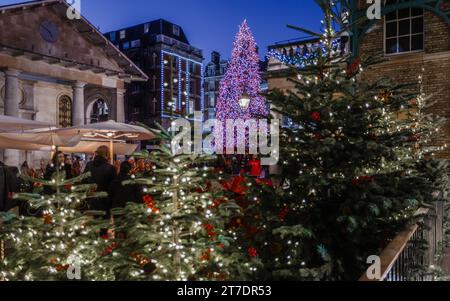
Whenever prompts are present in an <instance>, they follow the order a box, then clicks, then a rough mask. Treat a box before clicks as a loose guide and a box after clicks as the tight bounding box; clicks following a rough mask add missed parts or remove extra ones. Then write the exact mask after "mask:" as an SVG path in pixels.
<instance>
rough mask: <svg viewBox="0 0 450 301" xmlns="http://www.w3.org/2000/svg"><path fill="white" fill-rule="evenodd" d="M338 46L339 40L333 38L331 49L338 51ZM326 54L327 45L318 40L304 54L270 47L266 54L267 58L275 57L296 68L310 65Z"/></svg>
mask: <svg viewBox="0 0 450 301" xmlns="http://www.w3.org/2000/svg"><path fill="white" fill-rule="evenodd" d="M339 47H340V40H338V39H336V40H333V41H332V49H333V50H332V51H338V49H339ZM319 50H320V51H319ZM327 54H328V50H327V46H326V45H325V44H324V43H323V42H320V43H319V44H318V45H316V46H315V47H313V48H312V51H311V52H308V51H307V52H306V53H304V54H301V53H297V54H295V55H286V54H283V53H280V52H278V51H276V50H275V49H272V50H270V51H269V53H268V54H267V57H268V58H269V59H270V58H274V59H277V60H279V61H280V62H282V63H284V64H286V65H290V66H294V67H297V68H305V67H307V66H308V65H311V64H312V63H313V62H314V61H317V59H318V58H319V57H321V56H322V57H323V56H326V55H327Z"/></svg>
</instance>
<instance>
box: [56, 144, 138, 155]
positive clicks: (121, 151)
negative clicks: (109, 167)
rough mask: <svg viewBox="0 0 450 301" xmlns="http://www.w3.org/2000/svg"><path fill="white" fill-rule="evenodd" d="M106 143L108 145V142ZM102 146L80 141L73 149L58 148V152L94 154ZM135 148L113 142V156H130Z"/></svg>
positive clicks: (133, 145)
mask: <svg viewBox="0 0 450 301" xmlns="http://www.w3.org/2000/svg"><path fill="white" fill-rule="evenodd" d="M106 143H109V141H108V142H106ZM104 144H105V143H104V142H100V141H80V143H78V144H77V145H75V146H74V147H60V148H59V150H60V151H62V152H64V153H70V154H90V153H94V152H95V151H96V150H97V149H98V148H99V147H100V146H102V145H104ZM137 147H138V145H137V144H128V143H123V142H113V148H114V154H116V155H121V156H127V155H131V154H133V153H134V152H135V151H136V149H137Z"/></svg>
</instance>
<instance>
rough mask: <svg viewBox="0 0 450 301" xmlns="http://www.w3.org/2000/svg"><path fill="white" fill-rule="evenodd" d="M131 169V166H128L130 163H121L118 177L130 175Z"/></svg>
mask: <svg viewBox="0 0 450 301" xmlns="http://www.w3.org/2000/svg"><path fill="white" fill-rule="evenodd" d="M132 168H133V166H132V165H131V164H130V162H128V161H124V162H122V164H120V173H119V175H120V176H123V177H125V176H128V175H129V174H130V171H131V169H132Z"/></svg>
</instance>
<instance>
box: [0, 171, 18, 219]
mask: <svg viewBox="0 0 450 301" xmlns="http://www.w3.org/2000/svg"><path fill="white" fill-rule="evenodd" d="M15 185H16V184H15V183H14V175H13V174H12V173H11V170H10V169H9V168H8V167H7V166H6V165H5V164H4V163H3V162H0V212H6V211H9V210H10V209H11V208H13V207H11V206H12V203H11V199H12V194H13V193H14V187H15Z"/></svg>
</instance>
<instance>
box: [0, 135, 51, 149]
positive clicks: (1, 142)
mask: <svg viewBox="0 0 450 301" xmlns="http://www.w3.org/2000/svg"><path fill="white" fill-rule="evenodd" d="M50 148H51V147H50V146H48V145H42V144H35V143H31V142H26V141H18V140H12V139H9V138H5V137H0V149H16V150H30V151H48V150H50Z"/></svg>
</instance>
